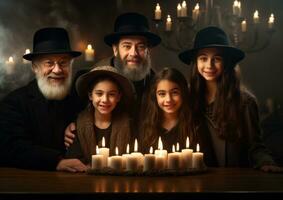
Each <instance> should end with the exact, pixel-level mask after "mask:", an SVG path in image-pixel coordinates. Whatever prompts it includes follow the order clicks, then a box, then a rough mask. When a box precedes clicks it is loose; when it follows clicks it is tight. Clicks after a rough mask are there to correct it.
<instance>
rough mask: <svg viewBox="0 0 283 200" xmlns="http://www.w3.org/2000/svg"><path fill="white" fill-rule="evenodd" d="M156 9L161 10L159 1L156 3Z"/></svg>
mask: <svg viewBox="0 0 283 200" xmlns="http://www.w3.org/2000/svg"><path fill="white" fill-rule="evenodd" d="M155 10H156V11H157V10H160V5H159V3H157V4H156V7H155Z"/></svg>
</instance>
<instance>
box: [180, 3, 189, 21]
mask: <svg viewBox="0 0 283 200" xmlns="http://www.w3.org/2000/svg"><path fill="white" fill-rule="evenodd" d="M181 16H182V17H187V16H188V14H187V3H186V1H183V2H182V8H181Z"/></svg>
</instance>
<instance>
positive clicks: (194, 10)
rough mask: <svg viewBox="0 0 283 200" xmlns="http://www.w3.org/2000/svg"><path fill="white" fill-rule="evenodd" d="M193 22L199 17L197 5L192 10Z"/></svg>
mask: <svg viewBox="0 0 283 200" xmlns="http://www.w3.org/2000/svg"><path fill="white" fill-rule="evenodd" d="M192 17H193V20H194V21H197V19H198V17H199V4H198V3H197V4H196V6H195V7H194V9H193V16H192Z"/></svg>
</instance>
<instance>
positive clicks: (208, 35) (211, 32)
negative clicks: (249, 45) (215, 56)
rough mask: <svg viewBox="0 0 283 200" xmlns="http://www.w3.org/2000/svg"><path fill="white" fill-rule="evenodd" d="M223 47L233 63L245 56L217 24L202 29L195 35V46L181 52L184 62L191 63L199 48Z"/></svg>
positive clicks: (180, 55) (180, 56) (181, 58)
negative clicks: (232, 44)
mask: <svg viewBox="0 0 283 200" xmlns="http://www.w3.org/2000/svg"><path fill="white" fill-rule="evenodd" d="M215 47H216V48H222V49H223V52H224V54H225V55H227V56H229V59H230V60H231V62H232V63H235V64H236V63H238V62H239V61H241V60H242V59H244V57H245V53H244V52H243V51H242V50H241V49H238V48H235V47H233V46H231V45H230V44H229V39H228V37H227V35H226V33H225V32H224V31H223V30H222V29H220V28H218V27H215V26H209V27H206V28H204V29H202V30H200V31H199V32H198V33H197V34H196V37H195V41H194V47H193V48H192V49H189V50H186V51H183V52H181V53H180V54H179V58H180V60H181V61H182V62H184V63H186V64H190V63H191V62H192V59H193V57H194V56H195V55H196V53H197V52H198V50H200V49H204V48H215Z"/></svg>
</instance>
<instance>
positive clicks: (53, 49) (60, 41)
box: [23, 27, 82, 60]
mask: <svg viewBox="0 0 283 200" xmlns="http://www.w3.org/2000/svg"><path fill="white" fill-rule="evenodd" d="M45 54H70V55H71V56H72V57H77V56H80V55H81V54H82V53H81V52H79V51H73V50H72V49H71V46H70V40H69V36H68V32H67V31H66V30H65V29H64V28H59V27H48V28H43V29H40V30H38V31H36V33H35V34H34V37H33V52H32V53H29V54H25V55H24V56H23V58H24V59H26V60H32V59H33V58H34V57H35V56H39V55H45Z"/></svg>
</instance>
